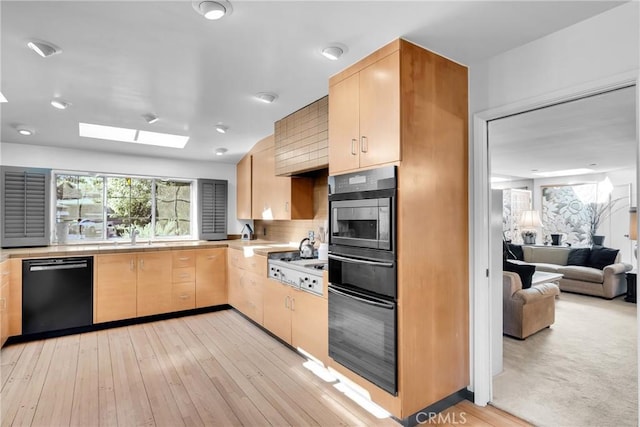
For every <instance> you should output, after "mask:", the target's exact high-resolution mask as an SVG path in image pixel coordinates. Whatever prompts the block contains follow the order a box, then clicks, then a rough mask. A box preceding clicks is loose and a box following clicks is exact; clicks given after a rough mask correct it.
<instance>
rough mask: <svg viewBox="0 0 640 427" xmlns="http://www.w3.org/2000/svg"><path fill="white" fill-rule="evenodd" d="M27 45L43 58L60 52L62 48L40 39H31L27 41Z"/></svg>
mask: <svg viewBox="0 0 640 427" xmlns="http://www.w3.org/2000/svg"><path fill="white" fill-rule="evenodd" d="M27 47H28V48H29V49H31V50H33V51H34V52H35V53H37V54H38V55H40V56H42V57H43V58H48V57H49V56H51V55H55V54H57V53H61V52H62V49H60V48H59V47H57V46H54V45H52V44H51V43H48V42H43V41H40V40H31V41H30V42H29V43H27Z"/></svg>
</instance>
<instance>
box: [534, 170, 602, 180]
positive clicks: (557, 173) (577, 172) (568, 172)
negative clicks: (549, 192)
mask: <svg viewBox="0 0 640 427" xmlns="http://www.w3.org/2000/svg"><path fill="white" fill-rule="evenodd" d="M593 172H595V171H594V170H593V169H586V168H579V169H565V170H559V171H551V172H535V173H534V174H533V175H538V176H544V177H545V178H552V177H557V176H570V175H585V174H588V173H593Z"/></svg>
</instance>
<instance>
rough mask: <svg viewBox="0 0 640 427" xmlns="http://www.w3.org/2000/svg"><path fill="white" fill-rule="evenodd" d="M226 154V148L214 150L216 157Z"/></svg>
mask: <svg viewBox="0 0 640 427" xmlns="http://www.w3.org/2000/svg"><path fill="white" fill-rule="evenodd" d="M226 152H227V149H226V148H218V149H217V150H216V156H222V155H224V153H226Z"/></svg>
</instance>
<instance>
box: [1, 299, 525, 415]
mask: <svg viewBox="0 0 640 427" xmlns="http://www.w3.org/2000/svg"><path fill="white" fill-rule="evenodd" d="M303 362H304V359H302V358H301V357H300V356H299V355H298V354H296V353H295V352H293V351H291V350H290V349H289V348H287V347H285V346H284V345H282V344H281V343H280V342H278V341H277V340H275V339H273V338H272V337H270V336H269V335H268V334H266V333H265V332H264V331H262V330H261V329H260V328H258V327H256V326H255V325H253V324H252V323H251V322H249V321H247V320H246V319H244V318H243V317H242V316H241V315H239V314H238V313H236V312H235V311H233V310H225V311H219V312H214V313H208V314H202V315H196V316H189V317H182V318H178V319H171V320H164V321H158V322H153V323H147V324H142V325H135V326H129V327H123V328H116V329H110V330H105V331H99V332H91V333H85V334H80V335H71V336H66V337H60V338H52V339H48V340H41V341H33V342H29V343H24V344H14V345H10V346H7V347H5V348H3V349H2V351H1V352H0V364H1V366H0V369H1V381H2V384H1V386H2V392H1V394H0V411H1V418H0V420H1V424H2V426H10V425H15V426H22V425H33V426H69V425H72V426H99V425H100V426H101V425H107V426H110V425H119V426H133V425H149V426H153V425H158V426H171V427H173V426H181V425H185V426H186V425H189V426H191V425H206V426H213V425H216V426H226V425H247V426H266V425H274V426H281V425H282V426H284V425H291V426H303V425H316V426H339V425H353V426H398V425H399V424H397V423H396V422H395V421H393V420H391V419H383V420H379V419H377V418H375V417H373V416H372V415H370V414H369V413H368V412H366V411H365V410H363V409H361V408H360V407H359V406H357V405H356V404H355V403H353V402H352V401H351V400H349V399H348V398H346V397H345V396H344V395H343V394H342V393H341V392H340V391H338V390H337V389H335V388H334V387H333V386H332V384H330V383H326V382H324V381H322V380H321V379H320V378H318V377H316V376H315V375H314V374H312V373H311V372H310V371H308V370H307V369H306V368H304V367H303V366H302V363H303ZM446 414H449V416H448V417H447V416H446ZM438 421H439V423H435V422H432V423H429V424H428V425H460V424H463V425H467V426H523V425H527V424H526V423H524V422H522V421H521V420H518V419H517V418H515V417H512V416H511V415H508V414H506V413H504V412H501V411H499V410H497V409H495V408H492V407H487V408H480V407H477V406H475V405H473V404H472V403H470V402H461V403H459V404H458V405H456V406H454V407H452V408H449V409H448V410H447V411H445V412H443V414H442V416H441V417H440V418H439V419H438ZM462 421H464V422H463V423H462Z"/></svg>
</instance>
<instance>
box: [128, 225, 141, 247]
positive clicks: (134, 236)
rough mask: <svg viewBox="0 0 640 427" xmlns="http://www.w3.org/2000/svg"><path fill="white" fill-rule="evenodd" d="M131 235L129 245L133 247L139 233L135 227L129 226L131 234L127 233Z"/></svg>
mask: <svg viewBox="0 0 640 427" xmlns="http://www.w3.org/2000/svg"><path fill="white" fill-rule="evenodd" d="M129 234H130V235H131V245H135V244H136V237H137V236H138V234H140V232H139V231H138V230H136V227H135V226H133V225H132V226H131V233H129Z"/></svg>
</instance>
